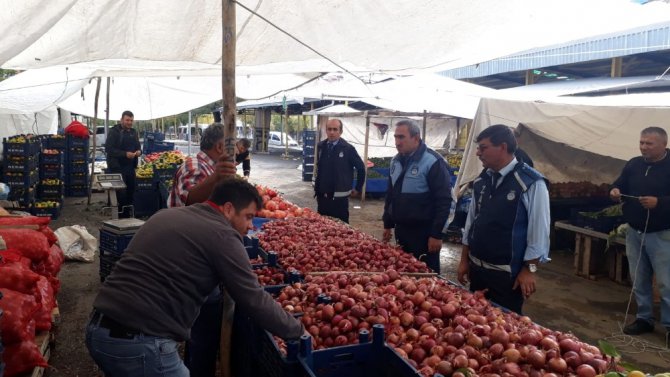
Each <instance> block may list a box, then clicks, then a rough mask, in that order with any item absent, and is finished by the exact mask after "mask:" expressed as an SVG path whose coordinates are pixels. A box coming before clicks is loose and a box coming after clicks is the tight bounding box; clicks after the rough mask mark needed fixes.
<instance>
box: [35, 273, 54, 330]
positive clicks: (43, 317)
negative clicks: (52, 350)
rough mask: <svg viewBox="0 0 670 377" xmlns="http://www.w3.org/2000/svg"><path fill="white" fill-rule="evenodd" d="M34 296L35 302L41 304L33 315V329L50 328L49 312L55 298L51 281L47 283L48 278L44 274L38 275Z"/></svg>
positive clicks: (51, 309)
mask: <svg viewBox="0 0 670 377" xmlns="http://www.w3.org/2000/svg"><path fill="white" fill-rule="evenodd" d="M35 298H36V301H37V302H39V303H41V304H42V305H40V308H39V309H37V311H36V312H35V314H34V315H33V319H35V329H36V330H37V331H47V330H51V312H52V311H53V308H54V307H55V306H56V300H55V298H54V291H53V288H52V287H51V283H49V280H47V278H45V277H44V276H40V277H39V281H38V282H37V293H36V294H35Z"/></svg>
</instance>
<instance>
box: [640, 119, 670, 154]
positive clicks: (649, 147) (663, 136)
mask: <svg viewBox="0 0 670 377" xmlns="http://www.w3.org/2000/svg"><path fill="white" fill-rule="evenodd" d="M667 146H668V134H667V132H665V130H664V129H662V128H661V127H647V128H645V129H644V130H642V132H641V133H640V152H641V153H642V157H644V159H645V160H647V161H650V162H655V161H658V160H660V159H662V158H663V156H665V148H666V147H667Z"/></svg>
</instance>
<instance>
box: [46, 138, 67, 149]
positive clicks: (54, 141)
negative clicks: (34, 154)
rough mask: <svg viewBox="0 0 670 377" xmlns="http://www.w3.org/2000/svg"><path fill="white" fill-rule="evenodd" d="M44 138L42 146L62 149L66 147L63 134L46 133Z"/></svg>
mask: <svg viewBox="0 0 670 377" xmlns="http://www.w3.org/2000/svg"><path fill="white" fill-rule="evenodd" d="M43 140H44V145H43V147H44V148H47V149H59V150H63V149H65V148H67V139H66V138H65V136H63V135H47V137H46V138H44V139H43Z"/></svg>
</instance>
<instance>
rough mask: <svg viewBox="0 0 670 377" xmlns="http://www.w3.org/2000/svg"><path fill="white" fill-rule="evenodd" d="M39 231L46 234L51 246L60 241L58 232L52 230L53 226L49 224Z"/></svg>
mask: <svg viewBox="0 0 670 377" xmlns="http://www.w3.org/2000/svg"><path fill="white" fill-rule="evenodd" d="M39 232H40V233H42V234H44V236H45V237H46V238H47V241H48V242H49V246H53V244H55V243H56V242H58V237H56V233H54V231H53V230H51V228H49V227H48V226H42V227H40V229H39Z"/></svg>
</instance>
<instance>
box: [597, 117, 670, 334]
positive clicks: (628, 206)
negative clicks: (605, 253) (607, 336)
mask: <svg viewBox="0 0 670 377" xmlns="http://www.w3.org/2000/svg"><path fill="white" fill-rule="evenodd" d="M667 145H668V134H667V133H666V132H665V130H664V129H662V128H660V127H648V128H645V129H644V130H642V133H641V134H640V152H641V154H642V156H638V157H635V158H633V159H631V160H630V161H628V163H627V164H626V166H624V168H623V171H622V172H621V175H620V176H619V178H618V179H617V180H616V181H615V182H614V184H613V185H612V190H610V197H611V198H612V200H615V201H623V217H624V219H625V220H626V222H627V223H628V231H627V233H626V255H627V256H628V267H629V269H630V277H631V279H632V280H633V282H634V285H633V293H634V294H635V301H636V302H637V314H636V319H635V321H634V322H632V323H630V324H629V325H627V326H626V327H624V328H623V332H624V333H625V334H628V335H639V334H642V333H646V332H652V331H654V321H655V318H654V310H653V309H654V301H653V288H652V278H653V276H654V275H655V276H656V283H658V287H659V290H660V294H661V321H660V322H661V324H662V325H663V326H664V327H665V330H666V346H667V345H668V344H667V343H668V340H669V338H670V156H668V149H667ZM643 241H644V246H643Z"/></svg>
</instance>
